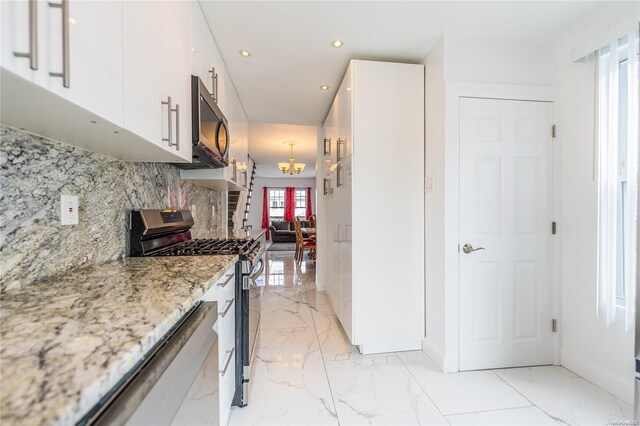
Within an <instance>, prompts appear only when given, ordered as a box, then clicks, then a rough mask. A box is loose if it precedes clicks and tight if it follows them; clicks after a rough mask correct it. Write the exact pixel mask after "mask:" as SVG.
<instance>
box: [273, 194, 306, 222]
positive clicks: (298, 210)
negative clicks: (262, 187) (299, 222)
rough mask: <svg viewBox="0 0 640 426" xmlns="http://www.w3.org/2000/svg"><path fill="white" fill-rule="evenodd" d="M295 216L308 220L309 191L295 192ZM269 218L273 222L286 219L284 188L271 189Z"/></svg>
mask: <svg viewBox="0 0 640 426" xmlns="http://www.w3.org/2000/svg"><path fill="white" fill-rule="evenodd" d="M294 214H295V216H296V217H300V218H301V219H302V218H306V215H307V190H306V189H296V191H295V213H294ZM269 217H270V218H271V220H282V219H283V218H284V188H273V189H269Z"/></svg>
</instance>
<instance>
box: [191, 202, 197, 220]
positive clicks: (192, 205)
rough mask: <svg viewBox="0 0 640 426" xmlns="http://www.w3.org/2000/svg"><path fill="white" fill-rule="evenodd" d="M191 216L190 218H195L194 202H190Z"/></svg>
mask: <svg viewBox="0 0 640 426" xmlns="http://www.w3.org/2000/svg"><path fill="white" fill-rule="evenodd" d="M191 217H192V218H194V219H195V218H196V205H195V204H191Z"/></svg>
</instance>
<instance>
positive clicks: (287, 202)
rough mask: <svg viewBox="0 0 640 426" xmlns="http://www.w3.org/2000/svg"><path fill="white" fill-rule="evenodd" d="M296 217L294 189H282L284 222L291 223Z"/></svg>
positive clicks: (288, 187) (290, 187) (289, 187)
mask: <svg viewBox="0 0 640 426" xmlns="http://www.w3.org/2000/svg"><path fill="white" fill-rule="evenodd" d="M295 215H296V189H295V188H294V187H292V186H287V187H286V188H285V189H284V220H288V221H290V222H291V221H293V218H294V216H295Z"/></svg>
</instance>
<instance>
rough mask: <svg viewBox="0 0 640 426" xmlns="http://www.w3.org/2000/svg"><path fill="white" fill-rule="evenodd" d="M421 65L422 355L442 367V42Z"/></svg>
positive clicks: (443, 348)
mask: <svg viewBox="0 0 640 426" xmlns="http://www.w3.org/2000/svg"><path fill="white" fill-rule="evenodd" d="M422 63H423V64H424V65H425V176H427V177H433V183H434V186H433V191H431V192H427V193H426V194H425V283H426V287H425V341H424V344H423V348H424V350H425V352H427V353H428V354H429V356H430V357H431V358H432V359H433V360H434V361H435V362H436V363H437V364H438V365H439V366H440V367H441V368H442V360H443V358H444V352H445V321H444V315H445V312H444V310H445V299H444V255H443V251H444V185H443V182H444V96H445V82H444V39H442V38H441V39H440V40H438V42H437V43H436V44H435V46H434V47H433V48H432V49H431V50H430V51H429V54H428V55H427V57H426V58H424V60H423V61H422Z"/></svg>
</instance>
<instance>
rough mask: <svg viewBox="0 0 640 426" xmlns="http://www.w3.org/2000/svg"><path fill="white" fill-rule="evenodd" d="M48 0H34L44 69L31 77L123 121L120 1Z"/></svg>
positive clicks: (100, 113)
mask: <svg viewBox="0 0 640 426" xmlns="http://www.w3.org/2000/svg"><path fill="white" fill-rule="evenodd" d="M52 3H55V2H51V3H50V2H46V1H38V9H39V10H38V12H39V13H38V20H39V30H40V31H41V35H40V37H39V40H40V46H41V48H42V52H41V55H40V57H41V59H42V69H41V70H42V72H38V73H36V74H35V77H36V78H35V80H34V82H35V83H36V84H38V85H40V86H42V87H44V88H45V89H47V90H50V91H51V92H53V93H56V94H58V95H59V96H61V97H63V98H65V99H67V100H69V101H71V102H73V103H74V104H76V105H79V106H81V107H83V108H85V109H87V110H89V111H91V112H93V113H94V114H96V115H98V116H100V117H102V118H104V119H105V120H108V121H110V122H111V123H114V124H117V125H119V126H122V124H123V108H124V105H123V99H122V91H123V73H122V45H123V33H122V8H123V2H122V1H90V2H87V1H70V0H65V1H64V2H61V3H60V4H61V5H64V6H61V7H51V6H50V5H51V4H52ZM65 8H66V9H67V10H66V11H65ZM65 15H66V19H64V18H65ZM65 27H66V28H65ZM65 32H66V33H67V34H68V41H67V39H66V38H65V37H64V36H63V35H64V34H65ZM52 74H57V75H59V76H57V75H52Z"/></svg>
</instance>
